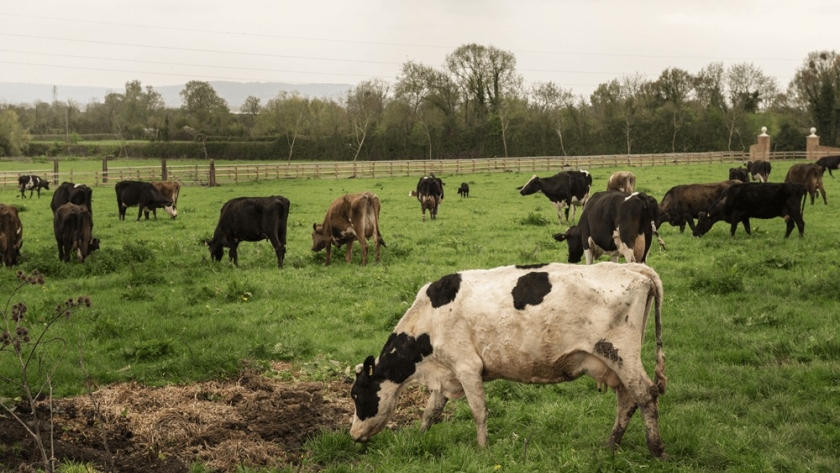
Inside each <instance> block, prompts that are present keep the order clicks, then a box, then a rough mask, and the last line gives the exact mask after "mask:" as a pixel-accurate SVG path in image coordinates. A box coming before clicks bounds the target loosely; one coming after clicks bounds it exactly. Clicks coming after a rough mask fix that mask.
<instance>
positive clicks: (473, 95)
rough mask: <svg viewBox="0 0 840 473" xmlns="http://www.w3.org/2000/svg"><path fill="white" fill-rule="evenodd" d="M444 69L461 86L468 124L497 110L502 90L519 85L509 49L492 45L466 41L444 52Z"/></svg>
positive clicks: (506, 91) (520, 81)
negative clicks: (454, 48)
mask: <svg viewBox="0 0 840 473" xmlns="http://www.w3.org/2000/svg"><path fill="white" fill-rule="evenodd" d="M446 67H447V70H448V71H449V72H450V74H452V77H453V80H454V82H455V83H456V84H458V87H459V88H460V89H461V93H462V99H463V101H464V107H463V112H464V118H465V121H466V124H467V125H468V126H471V125H475V124H480V123H483V122H484V121H485V120H486V119H487V117H488V116H489V114H490V113H491V112H498V109H499V107H500V106H501V105H502V101H503V100H504V97H505V95H506V94H508V93H510V92H511V91H512V90H517V89H519V88H520V87H521V84H522V78H521V77H520V76H519V75H518V74H517V73H516V57H515V56H514V55H513V53H510V52H507V51H502V50H500V49H497V48H495V47H493V46H481V45H478V44H475V43H473V44H467V45H464V46H461V47H459V48H457V49H456V50H455V51H454V52H453V53H452V54H449V55H448V56H446Z"/></svg>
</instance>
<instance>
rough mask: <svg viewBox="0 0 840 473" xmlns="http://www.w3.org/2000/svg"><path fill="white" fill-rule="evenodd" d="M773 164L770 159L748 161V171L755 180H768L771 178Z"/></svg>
mask: <svg viewBox="0 0 840 473" xmlns="http://www.w3.org/2000/svg"><path fill="white" fill-rule="evenodd" d="M771 168H772V166H771V165H770V163H769V162H768V161H764V160H761V159H757V160H755V161H747V172H749V173H750V175H752V179H753V181H758V182H767V181H768V180H770V169H771Z"/></svg>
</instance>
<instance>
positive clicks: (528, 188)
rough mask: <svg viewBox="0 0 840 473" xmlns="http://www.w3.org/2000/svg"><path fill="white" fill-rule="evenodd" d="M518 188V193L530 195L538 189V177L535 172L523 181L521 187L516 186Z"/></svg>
mask: <svg viewBox="0 0 840 473" xmlns="http://www.w3.org/2000/svg"><path fill="white" fill-rule="evenodd" d="M517 189H519V195H531V194H533V193H536V192H539V191H540V178H539V177H537V175H536V174H534V175H533V176H531V179H529V180H528V182H526V183H525V185H524V186H522V187H517Z"/></svg>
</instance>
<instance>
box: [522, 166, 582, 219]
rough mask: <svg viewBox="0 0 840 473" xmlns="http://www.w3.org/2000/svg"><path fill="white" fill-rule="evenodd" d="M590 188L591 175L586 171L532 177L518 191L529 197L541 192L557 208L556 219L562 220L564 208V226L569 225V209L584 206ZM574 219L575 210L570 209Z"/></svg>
mask: <svg viewBox="0 0 840 473" xmlns="http://www.w3.org/2000/svg"><path fill="white" fill-rule="evenodd" d="M590 187H592V175H591V174H589V172H587V171H562V172H558V173H557V174H555V175H553V176H551V177H537V176H536V175H534V176H532V177H531V179H530V180H529V181H528V182H526V183H525V185H524V186H522V187H517V189H519V194H520V195H531V194H535V193H537V192H542V193H543V194H544V195H545V196H546V197H548V200H550V201H551V203H552V204H554V207H555V208H557V218H558V219H561V220H562V218H563V209H564V208H565V209H566V211H565V216H566V225H568V224H569V207H572V206H581V207H583V206H585V205H586V201H587V199H588V198H589V189H590ZM574 218H575V208H574V207H572V219H574Z"/></svg>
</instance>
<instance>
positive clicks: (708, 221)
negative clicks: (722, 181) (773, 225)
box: [694, 182, 807, 238]
mask: <svg viewBox="0 0 840 473" xmlns="http://www.w3.org/2000/svg"><path fill="white" fill-rule="evenodd" d="M806 192H807V191H806V189H805V186H803V185H802V184H792V183H786V184H775V183H767V182H747V183H744V184H738V185H736V186H730V187H729V188H728V189H726V190H725V191H724V192H723V194H721V196H720V198H719V199H718V200H717V202H715V203H714V205H712V206H711V207H710V208H709V210H708V211H706V212H702V213H701V214H700V218H699V219H698V220H697V228H695V229H694V236H702V235H705V234H706V232H708V231H709V230H710V229H711V228H712V225H714V224H715V222H719V221H721V220H725V221H727V222H729V224H730V225H731V228H730V230H729V234H730V235H735V229H736V228H737V227H738V222H742V223H743V224H744V230H745V231H746V232H747V235H749V234H750V218H762V219H768V218H774V217H782V218H783V219H784V220H785V222H786V223H787V230H786V231H785V238H787V237H789V236H790V233H791V232H792V231H793V225H794V224H796V227H797V228H798V229H799V236H803V235H804V233H805V221H803V220H802V204H804V200H805V193H806Z"/></svg>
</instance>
